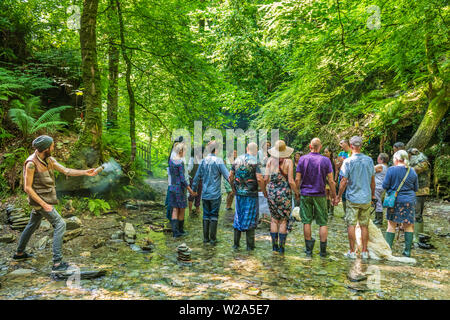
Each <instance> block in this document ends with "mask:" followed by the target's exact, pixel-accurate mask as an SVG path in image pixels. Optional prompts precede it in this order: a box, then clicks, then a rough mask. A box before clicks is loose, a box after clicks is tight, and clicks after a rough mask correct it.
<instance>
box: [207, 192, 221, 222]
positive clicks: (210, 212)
mask: <svg viewBox="0 0 450 320" xmlns="http://www.w3.org/2000/svg"><path fill="white" fill-rule="evenodd" d="M221 202H222V198H221V197H220V198H218V199H213V200H206V199H203V220H215V221H217V220H219V209H220V203H221Z"/></svg>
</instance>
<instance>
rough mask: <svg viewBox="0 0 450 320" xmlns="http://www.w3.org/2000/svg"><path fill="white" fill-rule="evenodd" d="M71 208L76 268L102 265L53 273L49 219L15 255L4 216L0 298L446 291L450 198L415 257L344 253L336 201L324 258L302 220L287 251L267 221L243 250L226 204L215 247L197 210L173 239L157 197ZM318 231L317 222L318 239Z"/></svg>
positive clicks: (429, 295)
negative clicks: (109, 207) (94, 212)
mask: <svg viewBox="0 0 450 320" xmlns="http://www.w3.org/2000/svg"><path fill="white" fill-rule="evenodd" d="M223 208H224V204H223V205H222V209H223ZM74 214H75V215H74V216H73V217H68V218H66V219H68V220H67V225H68V226H69V225H71V226H72V227H73V229H72V230H68V232H67V233H66V242H65V243H64V245H63V253H64V257H65V260H67V261H68V262H69V263H70V264H71V265H73V266H74V267H76V268H78V269H80V270H104V271H105V272H106V273H105V274H104V275H103V276H101V277H93V278H84V277H78V278H77V277H76V276H73V277H70V278H69V279H64V280H57V279H53V278H52V277H50V273H51V256H52V251H51V243H52V227H51V226H50V225H49V224H46V223H45V222H44V221H43V224H42V225H41V227H40V228H39V230H37V231H36V233H35V234H34V235H33V237H32V238H31V240H30V243H29V250H31V251H32V252H33V253H34V254H35V257H34V258H33V259H30V260H27V261H21V262H17V261H14V260H13V259H12V255H13V253H14V250H15V248H16V245H17V241H18V237H19V236H20V231H18V230H13V229H11V225H10V224H2V225H1V227H0V228H1V229H0V241H2V240H1V239H3V241H2V242H1V243H0V284H1V287H0V299H358V300H359V299H449V298H450V280H449V279H450V277H449V273H450V272H449V264H448V263H449V260H450V253H449V250H448V247H449V242H450V240H449V233H450V229H449V217H450V204H449V203H439V202H428V203H427V205H426V212H425V223H426V224H425V229H426V231H427V232H428V233H429V234H430V235H431V238H432V240H431V241H432V243H433V245H434V246H435V247H436V249H433V250H422V249H419V248H417V249H414V250H413V253H412V255H413V257H415V258H416V259H417V263H416V264H415V265H405V264H400V263H393V262H385V261H372V260H369V261H367V262H366V261H362V260H359V259H357V260H348V259H347V258H345V257H344V256H343V254H344V253H345V252H346V251H347V249H348V247H347V246H348V244H347V236H346V228H345V223H344V221H343V219H342V215H343V212H342V209H341V208H340V207H338V208H337V210H336V213H335V217H334V218H333V219H332V220H331V221H330V223H329V226H330V230H329V239H328V243H329V249H328V251H329V253H330V255H329V257H328V258H326V259H323V258H320V257H319V255H318V250H319V249H318V246H317V245H316V247H315V248H314V255H313V258H312V259H308V258H306V257H305V254H304V253H303V250H304V242H303V231H302V226H301V224H299V223H297V224H296V225H294V229H293V231H292V232H291V233H290V234H289V235H288V238H287V245H286V253H285V254H284V255H279V254H274V253H272V251H271V243H270V235H269V226H268V224H267V223H266V222H265V221H266V219H263V220H262V222H261V223H260V225H259V226H258V228H257V230H256V250H254V251H251V252H247V251H246V250H245V237H242V239H241V248H240V249H239V250H233V249H232V248H231V247H232V241H233V229H232V218H233V217H232V214H230V213H226V212H225V210H222V211H221V212H220V221H219V230H218V240H219V242H218V243H217V245H216V246H211V245H209V244H203V241H202V232H201V230H202V229H201V228H202V222H201V215H199V216H194V215H193V216H187V217H186V223H185V229H186V231H187V232H188V235H187V236H185V237H182V238H180V239H177V240H175V239H173V238H172V236H171V233H170V232H169V230H168V229H167V226H166V223H167V220H166V219H165V208H164V207H163V206H162V205H161V202H152V201H131V202H129V203H128V204H127V206H126V207H124V208H123V209H121V210H118V211H117V212H112V213H109V214H106V215H103V216H100V217H93V216H84V215H79V214H77V212H74ZM69 219H70V220H69ZM68 221H70V223H69V222H68ZM317 229H318V228H317V226H315V225H313V230H314V232H313V234H314V236H315V237H316V238H318V234H317ZM73 230H76V231H75V232H74V231H73ZM384 230H385V228H383V231H384ZM70 231H72V233H70ZM67 234H69V235H70V237H67ZM402 245H403V241H402V239H401V237H400V240H398V241H397V240H396V242H395V244H394V254H396V255H400V254H401V250H402ZM186 248H188V249H186ZM181 249H182V250H181ZM187 250H188V251H189V263H185V261H180V251H181V252H183V253H184V254H185V255H186V253H185V252H186V251H187Z"/></svg>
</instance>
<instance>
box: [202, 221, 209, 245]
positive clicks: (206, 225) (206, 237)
mask: <svg viewBox="0 0 450 320" xmlns="http://www.w3.org/2000/svg"><path fill="white" fill-rule="evenodd" d="M209 224H210V221H209V220H203V243H208V242H209Z"/></svg>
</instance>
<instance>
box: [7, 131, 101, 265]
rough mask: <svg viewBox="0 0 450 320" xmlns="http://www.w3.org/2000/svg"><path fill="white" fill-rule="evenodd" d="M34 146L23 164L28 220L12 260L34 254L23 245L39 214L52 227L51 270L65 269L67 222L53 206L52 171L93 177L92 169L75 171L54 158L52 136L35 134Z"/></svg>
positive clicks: (37, 222)
mask: <svg viewBox="0 0 450 320" xmlns="http://www.w3.org/2000/svg"><path fill="white" fill-rule="evenodd" d="M32 146H33V148H34V149H35V151H34V153H33V154H32V155H30V156H29V157H28V158H27V160H25V163H24V169H23V172H24V191H25V192H26V193H27V194H28V203H29V204H30V205H31V207H32V209H33V210H32V211H31V216H30V221H29V222H28V224H27V226H26V227H25V229H24V230H23V232H22V235H21V236H20V240H19V244H18V247H17V252H16V254H15V255H14V256H13V259H15V260H22V259H27V258H31V257H33V255H32V254H29V253H26V252H25V248H26V246H27V244H28V241H29V240H30V237H31V235H32V234H33V233H34V231H36V229H37V228H38V227H39V225H40V224H41V219H42V217H44V218H46V219H47V220H48V221H49V222H50V223H51V224H52V226H53V228H54V232H53V267H52V271H64V270H66V269H67V268H68V266H69V265H68V264H67V263H66V262H63V261H62V252H61V251H62V242H63V236H64V232H65V231H66V223H65V222H64V220H63V218H62V217H61V216H60V215H59V213H58V212H57V211H56V209H55V208H54V205H55V204H58V199H57V197H56V189H55V175H54V170H56V171H58V172H61V173H63V174H64V175H66V176H72V177H75V176H91V177H92V176H95V175H97V172H96V171H95V168H92V169H89V170H75V169H69V168H65V167H64V166H62V165H61V164H59V163H58V162H57V161H56V160H55V158H53V157H52V156H51V155H52V152H53V150H54V148H55V143H54V141H53V138H51V137H49V136H46V135H42V136H39V137H37V138H36V139H35V140H34V141H33V144H32Z"/></svg>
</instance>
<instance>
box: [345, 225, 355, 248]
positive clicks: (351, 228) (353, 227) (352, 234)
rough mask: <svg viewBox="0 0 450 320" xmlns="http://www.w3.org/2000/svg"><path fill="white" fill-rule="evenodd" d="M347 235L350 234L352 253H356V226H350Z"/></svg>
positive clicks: (349, 240)
mask: <svg viewBox="0 0 450 320" xmlns="http://www.w3.org/2000/svg"><path fill="white" fill-rule="evenodd" d="M347 233H348V242H349V245H350V252H355V241H356V234H355V226H348V228H347Z"/></svg>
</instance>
